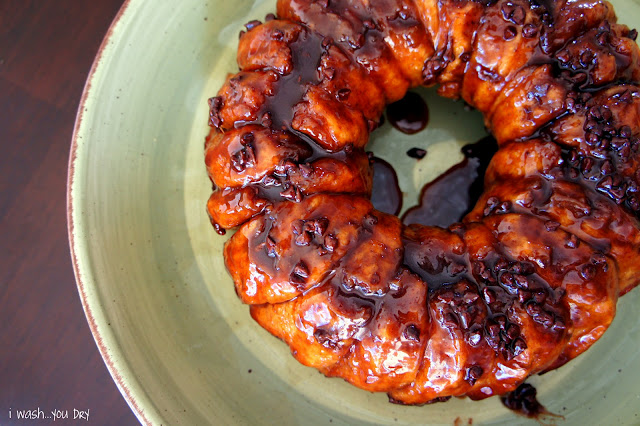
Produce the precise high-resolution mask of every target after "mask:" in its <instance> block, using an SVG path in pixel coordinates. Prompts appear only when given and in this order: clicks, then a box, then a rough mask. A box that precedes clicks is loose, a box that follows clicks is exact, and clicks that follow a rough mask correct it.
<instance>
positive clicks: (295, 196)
mask: <svg viewBox="0 0 640 426" xmlns="http://www.w3.org/2000/svg"><path fill="white" fill-rule="evenodd" d="M280 196H281V197H282V198H285V199H287V200H290V201H295V202H296V203H299V202H301V201H302V193H301V192H300V188H298V187H297V186H294V185H290V186H289V187H288V188H285V189H284V191H282V192H280Z"/></svg>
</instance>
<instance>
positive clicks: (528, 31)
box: [522, 24, 538, 38]
mask: <svg viewBox="0 0 640 426" xmlns="http://www.w3.org/2000/svg"><path fill="white" fill-rule="evenodd" d="M536 35H538V27H536V26H535V25H533V24H527V25H525V26H524V27H523V28H522V36H523V37H525V38H534V37H535V36H536Z"/></svg>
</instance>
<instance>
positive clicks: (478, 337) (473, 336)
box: [465, 325, 482, 347]
mask: <svg viewBox="0 0 640 426" xmlns="http://www.w3.org/2000/svg"><path fill="white" fill-rule="evenodd" d="M474 327H475V328H474ZM474 327H472V328H471V330H470V331H468V332H467V333H466V334H465V340H466V341H467V343H468V344H469V345H471V346H474V347H475V346H478V345H479V344H480V342H481V341H482V329H480V328H477V327H478V326H477V325H476V326H474Z"/></svg>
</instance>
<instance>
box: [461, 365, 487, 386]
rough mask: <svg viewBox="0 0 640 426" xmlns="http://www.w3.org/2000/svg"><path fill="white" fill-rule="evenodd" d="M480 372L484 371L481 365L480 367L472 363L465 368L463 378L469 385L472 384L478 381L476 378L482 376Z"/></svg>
mask: <svg viewBox="0 0 640 426" xmlns="http://www.w3.org/2000/svg"><path fill="white" fill-rule="evenodd" d="M482 373H484V370H482V367H480V366H479V365H474V366H472V367H469V368H467V370H466V373H465V377H464V380H465V381H466V382H467V383H469V384H470V385H471V386H473V385H474V384H475V383H476V382H477V381H478V379H479V378H480V377H482Z"/></svg>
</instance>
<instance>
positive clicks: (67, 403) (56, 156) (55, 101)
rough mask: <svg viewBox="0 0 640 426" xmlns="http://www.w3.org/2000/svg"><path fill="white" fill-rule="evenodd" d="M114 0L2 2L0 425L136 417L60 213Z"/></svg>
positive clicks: (115, 421)
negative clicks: (82, 285)
mask: <svg viewBox="0 0 640 426" xmlns="http://www.w3.org/2000/svg"><path fill="white" fill-rule="evenodd" d="M123 2H124V0H0V143H1V145H0V146H1V147H2V151H1V152H0V247H1V253H0V324H1V325H0V425H12V424H20V425H24V424H63V425H64V424H81V423H87V422H86V421H84V420H79V419H76V420H74V419H73V417H74V414H75V415H76V416H77V415H78V412H76V411H74V410H78V411H80V410H82V411H84V412H86V410H89V423H92V424H97V425H131V424H138V422H137V420H136V417H135V415H134V414H133V412H132V411H131V410H130V408H129V407H128V405H127V403H126V402H125V400H124V398H123V397H122V396H121V395H120V393H119V391H118V389H117V387H116V385H115V383H114V382H113V380H112V379H111V376H110V375H109V372H108V371H107V369H106V367H105V365H104V363H103V361H102V358H101V356H100V354H99V352H98V349H97V346H96V344H95V342H94V340H93V337H92V335H91V332H90V330H89V326H88V325H87V321H86V319H85V316H84V312H83V310H82V306H81V304H80V298H79V296H78V292H77V290H76V284H75V279H74V276H73V269H72V266H71V260H70V255H69V243H68V239H67V215H66V181H67V163H68V156H69V148H70V143H71V135H72V131H73V125H74V120H75V115H76V109H77V107H78V103H79V101H80V96H81V94H82V89H83V87H84V82H85V80H86V78H87V75H88V73H89V69H90V67H91V64H92V62H93V58H94V56H95V54H96V52H97V50H98V47H99V46H100V43H101V41H102V38H103V37H104V35H105V34H106V32H107V29H108V28H109V25H110V23H111V21H112V19H113V18H114V16H115V15H116V13H117V12H118V10H119V8H120V6H121V5H122V3H123ZM19 410H36V411H35V412H33V411H32V412H31V414H37V415H40V416H42V415H47V416H51V411H52V410H60V412H62V413H64V412H65V411H66V412H67V415H68V419H67V420H58V421H56V422H55V423H54V422H53V419H48V420H39V421H32V420H24V419H23V420H18V419H17V415H18V411H19ZM37 410H40V411H41V412H42V414H40V412H39V411H37Z"/></svg>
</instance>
